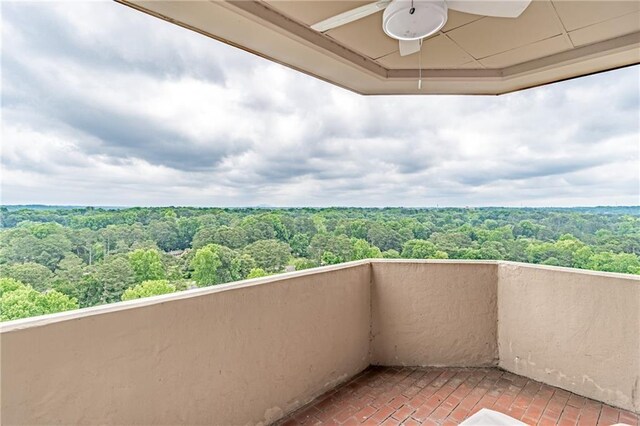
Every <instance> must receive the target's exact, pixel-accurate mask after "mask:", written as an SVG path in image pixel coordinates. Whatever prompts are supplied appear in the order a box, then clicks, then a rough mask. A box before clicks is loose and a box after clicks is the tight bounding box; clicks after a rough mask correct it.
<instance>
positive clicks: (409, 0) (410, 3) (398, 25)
mask: <svg viewBox="0 0 640 426" xmlns="http://www.w3.org/2000/svg"><path fill="white" fill-rule="evenodd" d="M446 22H447V4H446V3H445V1H444V0H394V1H392V2H391V4H389V6H387V8H386V9H385V10H384V14H383V15H382V29H383V30H384V32H385V33H386V34H387V35H388V36H389V37H392V38H395V39H398V40H420V39H423V38H425V37H429V36H430V35H432V34H434V33H436V32H437V31H439V30H440V29H441V28H442V27H443V26H444V24H445V23H446Z"/></svg>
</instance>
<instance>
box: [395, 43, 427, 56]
mask: <svg viewBox="0 0 640 426" xmlns="http://www.w3.org/2000/svg"><path fill="white" fill-rule="evenodd" d="M398 41H399V42H400V56H407V55H412V54H414V53H416V52H419V51H420V45H421V44H422V40H398Z"/></svg>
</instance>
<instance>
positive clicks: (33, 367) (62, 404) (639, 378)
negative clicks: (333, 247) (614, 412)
mask: <svg viewBox="0 0 640 426" xmlns="http://www.w3.org/2000/svg"><path fill="white" fill-rule="evenodd" d="M0 355H1V358H0V375H1V383H2V384H1V388H0V391H1V394H0V423H2V424H96V423H105V424H187V423H188V424H242V425H244V424H266V423H269V422H272V421H274V420H277V419H278V418H280V417H282V416H283V415H284V414H286V413H287V412H290V411H292V410H294V409H296V408H298V407H300V406H302V405H304V404H305V403H307V402H308V401H310V400H311V399H313V398H314V397H316V396H318V395H319V394H321V393H323V392H324V391H326V390H328V389H330V388H332V387H334V386H335V385H337V384H339V383H341V382H343V381H345V380H347V379H349V378H350V377H352V376H353V375H355V374H357V373H358V372H360V371H362V370H363V369H364V368H366V367H367V366H368V365H370V364H382V365H411V366H433V365H439V366H469V367H475V366H487V365H498V366H500V367H501V368H504V369H506V370H508V371H512V372H514V373H517V374H520V375H524V376H528V377H531V378H533V379H535V380H539V381H542V382H545V383H548V384H551V385H554V386H558V387H562V388H565V389H567V390H570V391H572V392H575V393H578V394H581V395H584V396H587V397H590V398H595V399H598V400H601V401H603V402H606V403H608V404H612V405H616V406H619V407H621V408H624V409H627V410H631V411H635V412H639V411H640V391H639V389H638V388H639V386H640V385H639V383H640V277H636V276H630V275H623V274H608V273H599V272H590V271H581V270H575V269H567V268H554V267H543V266H535V265H526V264H518V263H511V262H491V261H488V262H487V261H477V262H474V261H462V262H459V261H409V260H371V261H369V260H365V261H358V262H351V263H348V264H343V265H336V266H330V267H324V268H318V269H313V270H306V271H300V272H294V273H288V274H282V275H277V276H272V277H267V278H260V279H255V280H247V281H242V282H238V283H231V284H223V285H218V286H214V287H208V288H203V289H197V290H190V291H185V292H181V293H174V294H169V295H163V296H157V297H152V298H148V299H141V300H137V301H130V302H122V303H116V304H113V305H105V306H100V307H95V308H88V309H82V310H78V311H72V312H64V313H60V314H54V315H48V316H43V317H36V318H29V319H23V320H17V321H11V322H7V323H3V324H2V325H1V326H0Z"/></svg>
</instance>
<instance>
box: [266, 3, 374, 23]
mask: <svg viewBox="0 0 640 426" xmlns="http://www.w3.org/2000/svg"><path fill="white" fill-rule="evenodd" d="M264 1H265V2H266V3H268V4H269V6H270V7H272V8H274V9H276V10H278V11H280V12H282V13H283V14H285V15H287V16H289V17H291V18H292V19H295V20H296V21H298V22H301V23H303V24H306V25H309V26H310V25H313V24H315V23H317V22H320V21H322V20H324V19H327V18H331V17H332V16H335V15H337V14H339V13H342V12H346V11H347V10H350V9H355V8H356V7H359V6H362V5H363V4H367V3H371V1H366V0H365V1H332V0H327V1H318V0H264Z"/></svg>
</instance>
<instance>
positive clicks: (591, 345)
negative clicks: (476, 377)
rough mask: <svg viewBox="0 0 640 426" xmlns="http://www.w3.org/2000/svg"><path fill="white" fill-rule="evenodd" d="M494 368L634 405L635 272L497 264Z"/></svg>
mask: <svg viewBox="0 0 640 426" xmlns="http://www.w3.org/2000/svg"><path fill="white" fill-rule="evenodd" d="M498 313H499V315H498V336H499V339H498V342H499V349H500V367H502V368H504V369H506V370H509V371H512V372H514V373H517V374H521V375H523V376H527V377H531V378H533V379H535V380H539V381H542V382H545V383H548V384H551V385H554V386H558V387H561V388H564V389H567V390H570V391H572V392H575V393H578V394H581V395H584V396H587V397H589V398H594V399H597V400H600V401H603V402H606V403H609V404H612V405H615V406H618V407H622V408H625V409H627V410H632V411H636V412H638V411H640V277H635V276H632V275H621V274H607V273H600V272H588V271H577V270H575V269H573V270H572V269H565V268H553V267H539V266H527V265H523V264H510V263H503V264H501V265H500V269H499V284H498Z"/></svg>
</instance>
